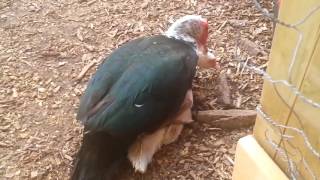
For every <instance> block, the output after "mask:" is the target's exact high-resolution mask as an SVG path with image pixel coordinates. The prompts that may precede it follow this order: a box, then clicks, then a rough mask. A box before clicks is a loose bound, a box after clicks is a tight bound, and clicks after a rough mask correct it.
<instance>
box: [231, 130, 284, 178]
mask: <svg viewBox="0 0 320 180" xmlns="http://www.w3.org/2000/svg"><path fill="white" fill-rule="evenodd" d="M248 179H250V180H269V179H270V180H274V179H276V180H288V178H287V176H286V175H285V174H284V173H283V172H282V171H281V169H280V168H279V167H278V166H277V164H275V163H274V162H273V160H272V159H271V158H270V157H269V155H268V154H267V153H266V152H265V151H264V149H263V148H262V147H261V146H260V145H259V144H258V143H257V141H256V140H255V138H254V137H253V136H252V135H249V136H246V137H243V138H241V139H240V140H239V141H238V144H237V151H236V159H235V167H234V171H233V174H232V180H248Z"/></svg>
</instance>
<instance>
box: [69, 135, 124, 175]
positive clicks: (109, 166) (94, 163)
mask: <svg viewBox="0 0 320 180" xmlns="http://www.w3.org/2000/svg"><path fill="white" fill-rule="evenodd" d="M127 149H128V145H127V143H125V142H123V141H119V140H118V139H116V138H114V137H112V136H110V135H109V134H107V133H105V132H88V133H86V134H85V135H84V137H83V143H82V146H81V148H80V150H79V152H78V154H77V157H76V159H75V163H74V169H73V171H72V174H71V180H108V179H114V177H115V176H116V175H117V170H118V169H119V166H120V164H121V162H122V160H124V159H126V153H127Z"/></svg>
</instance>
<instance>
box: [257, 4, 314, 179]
mask: <svg viewBox="0 0 320 180" xmlns="http://www.w3.org/2000/svg"><path fill="white" fill-rule="evenodd" d="M319 5H320V1H319V0H308V1H301V0H290V1H282V4H281V9H280V19H281V20H282V21H284V22H287V23H291V24H293V23H295V22H297V21H299V20H300V19H303V18H304V17H305V16H306V15H307V14H308V13H309V12H310V11H311V10H312V9H313V8H315V7H316V6H319ZM299 29H301V31H302V34H303V40H302V43H301V46H300V47H299V50H298V53H297V58H296V61H295V63H294V66H293V69H292V70H293V71H292V76H291V78H289V77H288V69H289V66H290V63H291V62H292V56H293V51H294V48H295V46H296V44H297V41H298V33H297V32H296V31H294V30H292V29H289V28H287V27H283V26H279V25H278V26H277V28H276V32H275V36H274V39H273V44H272V50H271V54H270V62H269V64H268V73H269V74H270V75H271V76H272V78H273V79H275V80H282V79H284V80H291V82H292V84H293V85H294V86H296V87H297V89H298V90H299V91H300V92H302V94H303V95H304V96H306V97H308V98H310V99H312V100H314V101H315V102H320V11H318V12H316V13H314V14H313V15H312V16H310V17H309V18H308V20H306V21H305V22H304V23H303V24H301V25H300V26H299ZM276 89H277V91H276V90H275V87H274V85H273V84H271V83H270V82H268V81H265V83H264V86H263V92H262V98H261V104H262V109H263V111H264V112H265V113H266V114H267V115H268V116H270V117H271V118H272V119H273V120H275V122H276V123H278V124H283V125H286V126H291V127H295V128H298V129H301V130H302V131H303V133H304V134H305V135H306V137H307V138H308V141H309V142H310V145H311V146H312V148H314V150H315V151H317V152H320V121H319V118H320V109H319V108H315V107H312V106H311V105H309V104H307V103H305V102H303V101H302V100H301V98H299V97H297V95H296V94H295V93H293V90H292V88H288V87H286V86H284V85H281V84H278V85H276ZM279 95H280V96H279ZM279 132H281V133H283V134H286V135H288V137H292V138H290V140H289V141H288V140H285V139H284V138H282V137H281V136H280V135H279V134H280V133H279ZM254 136H255V137H256V139H257V141H258V142H259V143H260V144H261V145H262V146H263V147H264V149H265V150H266V151H267V152H268V154H269V155H270V156H271V157H272V158H274V159H275V161H276V162H277V163H278V164H279V165H280V167H281V168H282V170H283V171H285V172H288V171H287V170H288V162H286V160H284V159H286V158H285V157H284V156H285V155H284V154H283V153H281V152H280V151H279V150H278V151H277V150H275V148H273V147H272V145H271V143H270V140H271V142H272V143H274V144H275V145H276V146H277V145H279V146H280V147H281V149H283V150H284V151H285V152H287V154H288V156H289V158H290V159H291V160H292V161H293V162H294V165H295V166H297V170H298V171H299V173H300V174H299V176H300V177H302V178H303V179H314V178H316V177H318V178H319V177H320V159H319V158H318V157H317V156H316V155H315V154H313V153H312V151H311V150H310V148H309V147H308V145H307V143H306V139H305V138H303V136H301V134H299V133H297V132H296V131H294V130H288V129H279V128H276V127H275V126H272V125H270V123H267V122H266V121H265V120H264V118H262V116H259V115H258V117H257V121H256V125H255V128H254ZM268 139H269V142H268ZM306 164H308V165H306Z"/></svg>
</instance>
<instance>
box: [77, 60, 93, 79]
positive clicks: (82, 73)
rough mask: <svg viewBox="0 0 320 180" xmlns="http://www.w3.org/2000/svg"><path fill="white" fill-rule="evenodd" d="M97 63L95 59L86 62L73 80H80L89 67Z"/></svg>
mask: <svg viewBox="0 0 320 180" xmlns="http://www.w3.org/2000/svg"><path fill="white" fill-rule="evenodd" d="M96 63H97V61H91V62H90V63H89V64H87V65H86V66H84V67H83V69H82V70H81V72H80V73H79V75H78V76H77V77H76V79H75V81H76V82H79V81H81V79H82V78H83V77H84V75H85V74H86V73H87V72H88V70H89V69H90V68H92V67H93V66H94V65H95V64H96Z"/></svg>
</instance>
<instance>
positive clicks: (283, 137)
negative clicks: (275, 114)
mask: <svg viewBox="0 0 320 180" xmlns="http://www.w3.org/2000/svg"><path fill="white" fill-rule="evenodd" d="M252 1H253V3H254V5H255V7H256V8H257V10H259V11H260V13H262V14H263V16H264V17H266V18H268V19H270V20H271V21H273V22H274V23H276V24H277V25H278V26H284V27H285V28H289V29H290V30H293V31H294V32H295V33H296V35H297V42H296V44H295V47H294V49H293V50H292V57H291V60H290V65H289V67H288V75H287V79H281V80H277V79H274V78H273V77H272V76H271V75H270V74H268V73H267V72H266V71H264V70H262V69H261V68H259V67H255V66H250V65H248V64H247V62H245V63H243V62H240V64H241V65H242V68H243V69H247V70H248V71H253V72H255V73H257V74H260V75H261V76H262V77H263V79H264V80H265V81H268V82H269V83H271V84H272V88H273V89H274V91H275V92H276V94H277V96H279V98H280V99H281V101H282V102H283V103H284V104H285V105H286V106H287V107H288V108H289V110H290V111H289V112H290V114H291V115H292V114H296V112H295V108H294V107H295V105H296V104H295V103H296V101H294V103H293V104H292V105H289V104H288V103H287V102H286V101H285V100H284V99H283V97H281V94H280V92H279V90H278V86H279V85H282V86H286V87H287V88H288V89H290V91H291V93H292V94H293V95H295V97H296V98H298V99H299V100H301V101H302V102H304V103H305V104H307V105H310V106H312V107H314V108H317V109H319V110H320V103H319V102H316V101H315V100H312V99H310V98H308V97H306V96H305V95H304V93H303V92H301V90H300V88H298V87H297V86H296V85H294V84H293V83H292V71H293V67H294V66H296V65H297V64H296V62H297V54H298V53H299V52H300V50H301V44H302V41H303V39H304V38H305V36H307V34H304V33H303V32H302V30H301V29H299V26H300V25H302V24H304V23H305V22H306V21H307V20H308V19H309V18H310V17H312V16H313V15H315V14H316V13H320V4H319V5H317V6H315V7H313V8H312V9H311V10H310V11H309V12H308V13H307V14H306V15H305V16H304V17H303V18H302V19H300V20H299V21H297V22H296V23H293V24H290V23H286V22H284V21H281V20H279V19H278V18H277V17H275V16H274V15H273V14H272V13H270V12H269V11H268V10H266V9H264V8H263V7H262V5H261V3H260V2H258V0H252ZM274 2H275V1H274ZM237 48H238V47H237ZM309 60H310V61H311V58H310V59H309ZM238 62H239V61H238ZM308 63H310V62H308ZM306 69H307V68H306ZM306 69H305V70H306ZM257 113H258V114H259V115H260V117H261V118H262V119H263V120H264V121H265V122H266V123H268V124H269V125H271V126H272V127H274V129H275V130H276V131H277V134H278V135H279V136H280V143H277V142H275V141H274V140H272V138H270V135H269V132H268V130H266V132H264V135H265V137H264V138H265V139H264V140H265V141H267V142H268V144H269V146H270V147H271V148H272V149H273V150H274V151H275V152H276V153H277V154H278V155H279V156H280V158H281V160H282V161H283V162H285V163H286V164H287V166H286V167H287V168H286V169H285V171H286V174H287V175H288V176H289V178H290V179H294V180H295V179H305V177H304V176H303V175H302V173H301V172H300V171H299V168H298V166H297V161H295V160H294V159H292V158H291V157H290V155H289V152H288V151H287V149H285V148H283V147H282V146H281V145H280V144H281V141H282V142H283V141H285V142H287V143H288V144H290V143H292V142H290V141H291V139H293V137H294V136H291V135H288V134H286V133H285V130H291V131H293V132H295V136H301V137H302V138H303V141H304V145H305V147H306V148H307V149H308V151H309V152H310V153H311V154H312V155H313V156H314V158H316V159H317V160H319V161H320V152H319V151H318V150H317V149H316V147H314V145H312V143H311V141H310V140H309V137H308V135H307V134H306V132H305V129H303V128H301V129H300V128H297V127H293V126H288V125H287V124H281V123H279V121H277V120H275V119H272V118H271V116H270V114H267V113H266V112H265V111H264V110H263V106H262V105H261V104H260V105H258V106H257ZM289 116H290V115H289ZM289 118H290V117H288V119H289ZM314 118H317V117H314ZM287 122H288V121H287ZM292 147H293V148H295V149H296V150H297V152H299V153H300V156H301V159H300V162H302V164H303V166H304V169H305V170H306V172H307V173H308V174H309V175H308V176H309V177H312V179H314V180H317V179H319V177H317V175H316V172H315V170H314V169H313V170H312V168H311V166H310V162H308V161H307V160H306V158H305V157H304V156H303V155H302V154H301V151H300V150H299V149H298V148H297V147H296V146H292ZM318 170H319V171H320V167H319V168H318ZM271 173H272V172H271Z"/></svg>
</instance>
